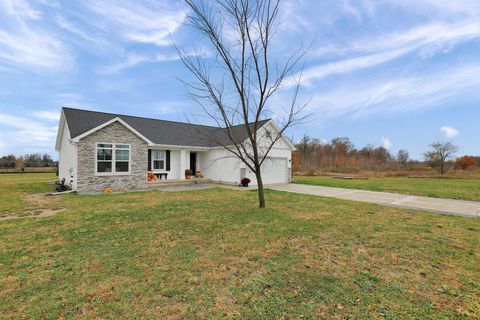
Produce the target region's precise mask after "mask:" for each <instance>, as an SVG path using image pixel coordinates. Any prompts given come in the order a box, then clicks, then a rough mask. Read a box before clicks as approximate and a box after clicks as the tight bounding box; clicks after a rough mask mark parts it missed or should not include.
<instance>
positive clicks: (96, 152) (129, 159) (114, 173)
mask: <svg viewBox="0 0 480 320" xmlns="http://www.w3.org/2000/svg"><path fill="white" fill-rule="evenodd" d="M100 144H111V145H112V172H98V171H97V170H98V145H100ZM117 144H121V145H124V146H128V151H129V152H128V171H127V172H115V162H116V152H115V150H116V147H115V145H117ZM120 150H126V149H122V148H120ZM121 161H122V160H121ZM123 161H125V160H123ZM94 170H95V175H96V176H103V177H105V176H129V175H131V174H132V146H131V145H130V144H129V143H121V142H97V143H95V169H94Z"/></svg>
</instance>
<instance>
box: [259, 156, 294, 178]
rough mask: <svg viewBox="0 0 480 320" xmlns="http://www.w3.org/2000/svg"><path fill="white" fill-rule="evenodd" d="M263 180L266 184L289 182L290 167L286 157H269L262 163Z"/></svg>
mask: <svg viewBox="0 0 480 320" xmlns="http://www.w3.org/2000/svg"><path fill="white" fill-rule="evenodd" d="M261 172H262V180H263V183H264V184H271V183H287V182H288V168H287V159H285V158H267V159H266V160H265V162H264V163H263V165H262V171H261Z"/></svg>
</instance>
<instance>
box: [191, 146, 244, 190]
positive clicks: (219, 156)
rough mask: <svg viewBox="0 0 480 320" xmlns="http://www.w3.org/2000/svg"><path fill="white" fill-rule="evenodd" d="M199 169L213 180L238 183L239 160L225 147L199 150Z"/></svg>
mask: <svg viewBox="0 0 480 320" xmlns="http://www.w3.org/2000/svg"><path fill="white" fill-rule="evenodd" d="M198 155H199V159H200V161H199V162H200V170H201V172H202V174H203V176H204V177H205V178H209V179H212V180H214V181H223V182H230V183H237V184H238V183H240V160H238V159H237V158H236V157H235V156H234V155H233V154H231V153H230V152H229V151H227V150H225V149H213V150H209V151H207V152H199V153H198Z"/></svg>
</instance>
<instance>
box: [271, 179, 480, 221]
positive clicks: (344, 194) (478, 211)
mask: <svg viewBox="0 0 480 320" xmlns="http://www.w3.org/2000/svg"><path fill="white" fill-rule="evenodd" d="M268 188H269V189H272V190H278V191H286V192H293V193H301V194H309V195H315V196H322V197H332V198H339V199H345V200H352V201H360V202H368V203H376V204H381V205H387V206H393V207H400V208H407V209H414V210H423V211H430V212H435V213H442V214H450V215H458V216H464V217H470V218H480V202H475V201H463V200H451V199H440V198H430V197H420V196H409V195H404V194H398V193H389V192H374V191H363V190H353V189H342V188H330V187H321V186H309V185H302V184H277V185H269V186H268Z"/></svg>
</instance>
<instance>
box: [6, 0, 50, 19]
mask: <svg viewBox="0 0 480 320" xmlns="http://www.w3.org/2000/svg"><path fill="white" fill-rule="evenodd" d="M0 6H1V7H3V9H4V10H5V12H6V13H7V14H8V15H10V16H14V17H17V18H21V19H32V20H39V19H41V17H42V13H41V12H40V11H38V10H35V9H32V7H31V6H30V5H29V4H28V2H27V1H25V0H2V1H0Z"/></svg>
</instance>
